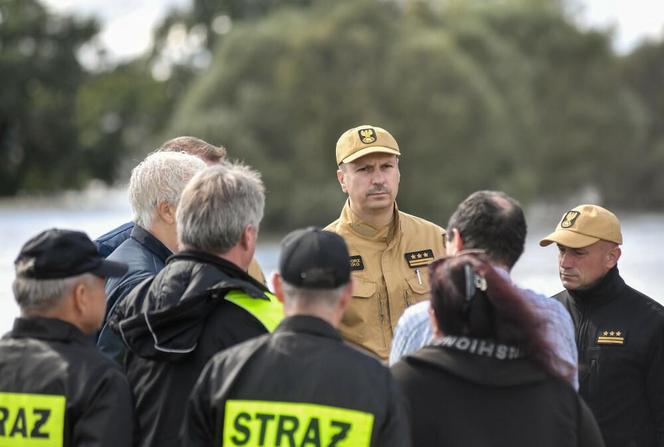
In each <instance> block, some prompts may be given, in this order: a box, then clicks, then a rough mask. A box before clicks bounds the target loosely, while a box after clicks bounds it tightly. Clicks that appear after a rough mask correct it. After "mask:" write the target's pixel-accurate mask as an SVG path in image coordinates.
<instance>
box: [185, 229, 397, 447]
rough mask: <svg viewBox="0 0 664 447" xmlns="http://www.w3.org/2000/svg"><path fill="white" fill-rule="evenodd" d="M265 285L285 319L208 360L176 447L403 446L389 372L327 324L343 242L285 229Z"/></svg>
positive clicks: (339, 285)
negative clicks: (280, 305)
mask: <svg viewBox="0 0 664 447" xmlns="http://www.w3.org/2000/svg"><path fill="white" fill-rule="evenodd" d="M273 286H274V290H275V293H276V295H277V297H278V298H279V300H280V301H282V302H283V303H284V311H285V314H286V318H285V319H284V320H283V321H282V323H281V324H280V325H279V326H278V327H277V329H276V330H275V332H274V333H273V334H271V335H266V336H262V337H259V338H256V339H254V340H250V341H248V342H245V343H242V344H240V345H238V346H236V347H234V348H231V349H228V350H226V351H224V352H221V353H219V354H217V355H216V356H214V357H213V358H212V360H210V362H209V363H208V364H207V366H206V367H205V369H204V370H203V372H202V374H201V376H200V378H199V380H198V383H197V384H196V387H195V388H194V391H193V393H192V397H191V399H190V401H189V406H188V408H187V414H186V417H185V423H184V426H183V428H182V431H181V438H182V439H181V441H182V442H183V445H196V446H204V445H208V446H212V445H274V446H278V445H282V446H283V445H298V446H300V445H349V446H351V445H352V446H353V447H369V446H388V447H389V446H399V447H408V446H410V439H409V433H408V426H407V422H406V419H407V418H406V417H404V414H403V407H402V399H401V394H400V393H399V391H398V390H397V388H396V387H395V384H394V381H393V379H392V377H391V375H390V373H389V371H388V370H387V369H386V368H385V367H384V366H382V365H381V364H380V362H379V361H378V360H376V359H374V358H372V357H369V356H367V355H365V354H363V353H361V352H359V351H357V350H356V349H354V348H351V347H350V346H348V345H346V344H345V343H344V342H343V341H342V339H341V336H340V335H339V333H338V332H337V330H336V327H337V326H338V324H339V322H340V320H341V317H342V315H343V313H344V310H345V309H346V306H347V305H348V302H349V301H350V300H351V298H352V285H351V280H350V263H349V255H348V249H347V248H346V244H345V243H344V241H343V239H342V238H341V237H340V236H338V235H337V234H334V233H331V232H327V231H322V230H319V229H316V228H307V229H304V230H297V231H294V232H292V233H290V234H289V235H288V236H286V238H285V239H284V240H283V242H282V245H281V256H280V260H279V273H276V274H275V276H274V278H273ZM275 372H276V373H275Z"/></svg>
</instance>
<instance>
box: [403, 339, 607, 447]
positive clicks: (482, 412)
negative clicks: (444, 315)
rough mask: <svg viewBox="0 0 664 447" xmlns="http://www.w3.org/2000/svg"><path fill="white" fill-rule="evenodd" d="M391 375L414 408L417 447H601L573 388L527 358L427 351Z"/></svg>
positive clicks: (437, 348) (441, 348) (428, 348)
mask: <svg viewBox="0 0 664 447" xmlns="http://www.w3.org/2000/svg"><path fill="white" fill-rule="evenodd" d="M469 340H473V339H469ZM468 345H471V346H472V344H471V343H467V344H466V346H468ZM496 346H498V345H496ZM501 346H505V345H501ZM496 349H498V348H496ZM392 373H393V374H394V376H395V378H396V379H397V382H398V383H399V385H401V389H402V390H403V393H404V394H405V396H406V400H407V401H408V403H409V408H410V420H411V426H412V430H413V445H414V446H416V447H429V446H437V447H447V446H454V447H457V446H458V447H468V446H478V447H480V446H482V447H520V446H523V447H533V446H537V447H571V446H579V447H599V446H603V445H604V443H603V442H602V436H601V434H600V432H599V428H598V427H597V424H596V422H595V420H594V419H593V416H592V414H591V413H590V410H589V409H588V407H587V406H586V405H585V404H584V403H583V401H582V399H581V398H580V397H579V396H578V394H577V393H576V392H575V391H574V389H573V388H572V387H571V385H570V384H569V383H568V382H566V381H565V380H563V379H558V378H553V377H550V376H548V375H546V374H545V373H544V372H543V371H542V370H541V369H540V368H539V367H537V366H536V365H535V364H533V363H532V362H531V361H530V360H528V359H526V358H516V359H502V360H501V359H498V358H494V357H485V356H480V355H476V354H471V353H468V352H463V351H458V350H454V349H452V348H448V347H444V346H439V345H430V346H426V347H424V348H422V349H421V350H419V351H416V352H415V353H414V354H411V355H408V356H406V357H404V358H403V359H402V360H401V361H399V362H397V363H396V364H394V365H393V366H392Z"/></svg>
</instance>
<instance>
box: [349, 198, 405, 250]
mask: <svg viewBox="0 0 664 447" xmlns="http://www.w3.org/2000/svg"><path fill="white" fill-rule="evenodd" d="M341 220H342V222H343V223H344V224H346V225H348V228H350V230H351V231H352V232H353V233H355V234H356V235H358V236H360V237H362V238H364V239H369V240H373V241H378V242H390V241H391V240H392V239H394V236H395V235H396V234H397V231H401V222H400V220H399V208H398V206H397V203H396V202H394V214H393V215H392V220H391V221H390V223H389V224H388V225H387V226H386V227H385V228H381V229H376V228H374V227H372V226H371V225H369V224H368V223H366V222H364V221H363V220H362V219H360V217H359V216H358V215H357V214H355V212H353V210H352V209H351V207H350V200H346V204H345V205H344V208H343V210H342V211H341Z"/></svg>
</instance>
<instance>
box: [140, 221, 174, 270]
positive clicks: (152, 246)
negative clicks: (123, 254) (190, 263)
mask: <svg viewBox="0 0 664 447" xmlns="http://www.w3.org/2000/svg"><path fill="white" fill-rule="evenodd" d="M131 238H132V239H135V240H136V241H137V242H138V243H139V244H141V245H143V246H144V247H146V248H147V249H148V250H150V251H151V252H152V253H154V254H155V255H156V256H157V257H158V258H159V259H161V261H162V262H164V263H165V262H166V259H168V257H169V256H171V255H172V254H173V252H172V251H171V250H170V249H169V248H168V247H166V246H165V245H164V244H162V243H161V241H160V240H159V239H157V238H156V237H154V236H153V235H152V233H150V232H149V231H148V230H146V229H145V228H143V227H141V226H139V225H134V228H133V229H132V230H131Z"/></svg>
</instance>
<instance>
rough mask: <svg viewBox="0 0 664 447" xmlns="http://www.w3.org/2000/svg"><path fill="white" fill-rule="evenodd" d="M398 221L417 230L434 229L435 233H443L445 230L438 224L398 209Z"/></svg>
mask: <svg viewBox="0 0 664 447" xmlns="http://www.w3.org/2000/svg"><path fill="white" fill-rule="evenodd" d="M399 221H400V222H401V225H402V226H404V225H406V226H409V227H413V228H416V229H418V230H429V231H435V232H436V233H437V234H443V233H445V230H444V229H443V227H441V226H440V225H437V224H435V223H433V222H430V221H428V220H426V219H423V218H421V217H418V216H415V215H413V214H408V213H406V212H403V211H399Z"/></svg>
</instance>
